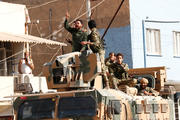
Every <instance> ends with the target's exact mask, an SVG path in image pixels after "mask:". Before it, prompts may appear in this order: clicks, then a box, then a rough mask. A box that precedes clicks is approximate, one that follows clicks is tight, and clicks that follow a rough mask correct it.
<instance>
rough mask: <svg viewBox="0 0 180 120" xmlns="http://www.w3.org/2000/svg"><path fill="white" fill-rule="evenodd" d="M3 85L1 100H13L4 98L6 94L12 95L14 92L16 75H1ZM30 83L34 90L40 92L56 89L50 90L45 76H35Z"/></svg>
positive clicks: (0, 88)
mask: <svg viewBox="0 0 180 120" xmlns="http://www.w3.org/2000/svg"><path fill="white" fill-rule="evenodd" d="M0 81H1V83H2V84H1V86H0V90H1V91H0V101H1V100H11V99H12V98H4V97H5V96H12V95H15V94H14V82H13V81H14V77H13V76H11V77H8V76H5V77H2V76H1V77H0ZM30 83H31V85H32V87H33V92H39V91H40V90H41V91H42V92H44V93H45V92H48V91H54V90H48V88H47V83H46V78H45V77H37V76H35V77H33V78H32V79H31V80H30Z"/></svg>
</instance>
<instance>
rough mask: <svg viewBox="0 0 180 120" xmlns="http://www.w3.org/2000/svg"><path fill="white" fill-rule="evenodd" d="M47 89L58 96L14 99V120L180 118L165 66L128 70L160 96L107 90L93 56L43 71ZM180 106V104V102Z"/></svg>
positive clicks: (73, 56)
mask: <svg viewBox="0 0 180 120" xmlns="http://www.w3.org/2000/svg"><path fill="white" fill-rule="evenodd" d="M43 73H44V75H45V76H46V79H47V85H48V88H49V89H56V90H57V92H52V93H38V94H34V93H33V94H29V93H28V94H24V95H21V96H14V97H16V99H15V102H14V104H13V106H14V119H15V120H143V119H144V120H178V119H179V118H178V116H176V115H175V113H178V111H177V110H176V111H175V102H174V94H175V90H174V87H173V86H172V85H165V82H166V81H167V80H166V68H165V67H152V68H136V69H130V70H129V75H130V76H131V77H134V78H136V79H137V80H138V81H139V80H140V79H141V78H142V77H145V78H147V79H148V81H149V84H148V86H149V87H152V88H154V89H155V90H157V91H158V92H159V93H160V95H159V96H138V95H137V89H136V88H134V87H128V86H126V85H124V86H122V87H119V89H118V90H117V89H111V88H110V89H106V88H105V86H104V83H103V79H102V73H101V65H100V61H99V59H98V57H97V56H96V54H94V53H88V52H82V53H80V52H73V53H69V54H65V55H61V56H57V58H56V59H55V60H54V61H53V62H52V63H46V64H45V65H44V70H43ZM178 102H179V101H178Z"/></svg>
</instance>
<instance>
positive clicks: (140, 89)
mask: <svg viewBox="0 0 180 120" xmlns="http://www.w3.org/2000/svg"><path fill="white" fill-rule="evenodd" d="M145 91H146V92H148V93H152V95H153V96H158V94H159V93H158V92H157V91H155V90H153V89H152V88H151V87H146V88H145V89H142V88H141V87H139V88H138V95H141V96H146V94H145V93H144V92H145Z"/></svg>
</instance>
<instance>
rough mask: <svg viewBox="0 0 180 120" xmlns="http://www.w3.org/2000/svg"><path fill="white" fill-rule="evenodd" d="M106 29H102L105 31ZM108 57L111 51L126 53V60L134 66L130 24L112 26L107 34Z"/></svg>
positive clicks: (101, 30)
mask: <svg viewBox="0 0 180 120" xmlns="http://www.w3.org/2000/svg"><path fill="white" fill-rule="evenodd" d="M103 31H104V29H100V33H103ZM105 43H106V46H105V49H106V57H108V54H109V53H110V52H114V53H116V54H117V53H122V54H123V55H124V62H125V63H127V64H128V65H129V67H130V68H132V66H133V64H132V54H131V53H132V49H131V33H130V26H125V27H120V28H111V29H110V30H109V31H108V33H107V35H106V36H105Z"/></svg>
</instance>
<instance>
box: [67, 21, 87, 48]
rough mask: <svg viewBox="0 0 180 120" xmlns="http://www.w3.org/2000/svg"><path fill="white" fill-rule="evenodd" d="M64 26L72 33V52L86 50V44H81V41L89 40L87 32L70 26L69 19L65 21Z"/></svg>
mask: <svg viewBox="0 0 180 120" xmlns="http://www.w3.org/2000/svg"><path fill="white" fill-rule="evenodd" d="M64 28H65V29H66V30H67V31H69V32H70V33H71V34H72V52H75V51H83V50H85V49H86V45H81V42H82V41H87V33H86V32H84V31H82V30H79V29H76V28H72V27H70V26H69V23H68V21H67V19H66V20H65V22H64Z"/></svg>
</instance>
